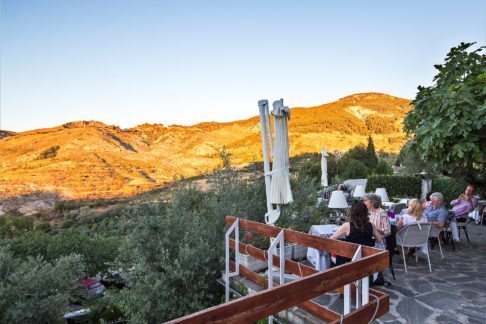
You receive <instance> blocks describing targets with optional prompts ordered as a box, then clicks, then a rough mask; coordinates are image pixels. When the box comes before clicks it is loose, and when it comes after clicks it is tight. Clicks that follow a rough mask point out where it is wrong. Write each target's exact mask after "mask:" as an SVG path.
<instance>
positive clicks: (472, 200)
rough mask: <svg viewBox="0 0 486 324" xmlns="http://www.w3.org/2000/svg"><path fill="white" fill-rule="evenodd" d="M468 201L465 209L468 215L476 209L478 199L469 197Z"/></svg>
mask: <svg viewBox="0 0 486 324" xmlns="http://www.w3.org/2000/svg"><path fill="white" fill-rule="evenodd" d="M468 201H469V208H468V209H467V211H468V212H469V213H470V212H472V211H473V210H475V209H476V207H478V199H477V198H476V197H474V196H472V197H469V199H468Z"/></svg>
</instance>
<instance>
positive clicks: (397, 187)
mask: <svg viewBox="0 0 486 324" xmlns="http://www.w3.org/2000/svg"><path fill="white" fill-rule="evenodd" d="M376 188H386V191H387V193H388V196H389V197H420V179H419V178H418V177H414V176H398V175H373V176H370V177H368V183H367V185H366V190H367V191H368V192H370V191H375V189H376Z"/></svg>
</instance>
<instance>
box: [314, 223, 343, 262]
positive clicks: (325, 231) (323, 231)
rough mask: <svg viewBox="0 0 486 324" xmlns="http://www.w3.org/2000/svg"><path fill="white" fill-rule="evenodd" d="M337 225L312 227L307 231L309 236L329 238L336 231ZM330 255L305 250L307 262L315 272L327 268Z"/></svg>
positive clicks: (323, 252)
mask: <svg viewBox="0 0 486 324" xmlns="http://www.w3.org/2000/svg"><path fill="white" fill-rule="evenodd" d="M337 228H338V226H337V225H312V226H311V228H310V231H309V234H311V235H317V236H321V237H330V236H331V235H332V234H334V232H335V231H336V229H337ZM330 259H331V258H330V255H329V253H327V252H325V251H319V250H316V249H313V248H311V247H309V248H308V249H307V260H309V262H310V263H312V264H313V265H314V267H315V268H316V270H326V269H328V268H329V263H330Z"/></svg>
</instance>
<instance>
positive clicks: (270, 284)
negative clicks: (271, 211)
mask: <svg viewBox="0 0 486 324" xmlns="http://www.w3.org/2000/svg"><path fill="white" fill-rule="evenodd" d="M284 243H285V240H284V230H281V231H280V233H278V235H277V237H276V238H275V240H274V241H273V242H272V244H270V247H269V248H268V252H267V253H268V289H271V288H272V287H273V254H274V252H275V249H276V248H277V245H278V246H280V252H279V258H280V272H279V275H280V285H283V284H284V283H285V281H284V274H285V251H284V245H285V244H284ZM268 323H273V316H269V317H268Z"/></svg>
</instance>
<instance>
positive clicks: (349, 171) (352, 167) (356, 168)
mask: <svg viewBox="0 0 486 324" xmlns="http://www.w3.org/2000/svg"><path fill="white" fill-rule="evenodd" d="M342 175H343V177H344V178H345V179H362V178H366V176H367V175H368V168H367V167H366V166H365V165H364V163H363V162H361V161H358V160H353V159H352V160H350V161H349V162H348V163H347V165H346V169H345V170H344V171H343V172H342Z"/></svg>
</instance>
